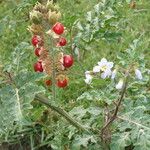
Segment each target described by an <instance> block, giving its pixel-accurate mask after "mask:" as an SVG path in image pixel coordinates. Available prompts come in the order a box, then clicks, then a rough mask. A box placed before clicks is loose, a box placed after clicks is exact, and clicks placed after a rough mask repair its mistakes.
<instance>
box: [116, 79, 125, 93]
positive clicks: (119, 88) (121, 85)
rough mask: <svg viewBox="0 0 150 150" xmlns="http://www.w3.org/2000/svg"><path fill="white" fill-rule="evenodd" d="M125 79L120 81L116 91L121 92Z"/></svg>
mask: <svg viewBox="0 0 150 150" xmlns="http://www.w3.org/2000/svg"><path fill="white" fill-rule="evenodd" d="M123 84H124V83H123V79H120V80H119V82H118V84H117V85H116V89H117V90H121V89H122V88H123Z"/></svg>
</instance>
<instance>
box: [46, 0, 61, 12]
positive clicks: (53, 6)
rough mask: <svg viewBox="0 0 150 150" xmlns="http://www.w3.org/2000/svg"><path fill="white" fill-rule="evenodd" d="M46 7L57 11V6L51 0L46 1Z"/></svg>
mask: <svg viewBox="0 0 150 150" xmlns="http://www.w3.org/2000/svg"><path fill="white" fill-rule="evenodd" d="M46 8H47V9H48V10H51V11H58V9H59V7H58V6H57V5H54V4H53V0H51V1H48V2H47V4H46Z"/></svg>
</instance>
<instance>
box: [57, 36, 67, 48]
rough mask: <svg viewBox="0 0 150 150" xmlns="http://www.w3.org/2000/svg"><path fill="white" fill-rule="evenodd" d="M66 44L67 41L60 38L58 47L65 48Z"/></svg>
mask: <svg viewBox="0 0 150 150" xmlns="http://www.w3.org/2000/svg"><path fill="white" fill-rule="evenodd" d="M66 44H67V40H66V39H65V38H63V37H62V38H60V39H59V43H58V46H65V45H66Z"/></svg>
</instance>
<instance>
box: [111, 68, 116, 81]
mask: <svg viewBox="0 0 150 150" xmlns="http://www.w3.org/2000/svg"><path fill="white" fill-rule="evenodd" d="M116 74H117V70H116V69H115V70H113V72H112V74H111V79H115V77H116Z"/></svg>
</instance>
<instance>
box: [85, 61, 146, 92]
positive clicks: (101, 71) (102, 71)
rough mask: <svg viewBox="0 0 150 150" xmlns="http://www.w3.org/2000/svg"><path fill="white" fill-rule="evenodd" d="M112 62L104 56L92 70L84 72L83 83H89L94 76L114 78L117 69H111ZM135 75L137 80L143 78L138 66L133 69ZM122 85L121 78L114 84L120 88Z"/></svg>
mask: <svg viewBox="0 0 150 150" xmlns="http://www.w3.org/2000/svg"><path fill="white" fill-rule="evenodd" d="M113 67H114V63H113V62H109V61H107V59H106V58H102V59H101V61H99V62H98V63H97V65H96V66H94V67H93V70H92V71H86V72H85V79H84V81H85V83H86V84H91V83H92V79H93V77H94V76H98V77H100V78H102V79H106V78H111V79H112V80H114V79H115V78H116V75H117V73H118V69H116V68H115V69H113ZM134 72H135V77H136V78H137V79H139V80H142V79H143V76H142V73H141V71H140V70H139V69H138V68H135V69H134ZM123 85H124V81H123V79H122V78H121V79H119V82H118V83H117V84H116V89H118V90H121V89H122V87H123Z"/></svg>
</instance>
